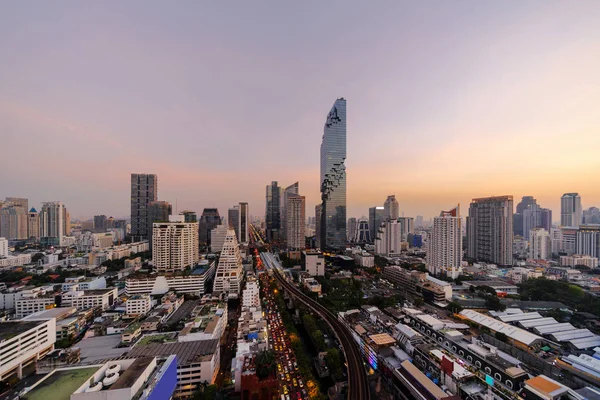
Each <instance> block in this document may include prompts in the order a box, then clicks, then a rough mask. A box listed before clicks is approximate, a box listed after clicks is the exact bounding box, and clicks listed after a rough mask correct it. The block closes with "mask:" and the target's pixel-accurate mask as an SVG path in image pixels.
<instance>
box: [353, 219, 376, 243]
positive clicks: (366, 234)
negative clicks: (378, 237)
mask: <svg viewBox="0 0 600 400" xmlns="http://www.w3.org/2000/svg"><path fill="white" fill-rule="evenodd" d="M354 242H355V243H373V240H371V229H370V228H369V221H367V220H366V219H359V220H358V224H357V227H356V236H355V237H354Z"/></svg>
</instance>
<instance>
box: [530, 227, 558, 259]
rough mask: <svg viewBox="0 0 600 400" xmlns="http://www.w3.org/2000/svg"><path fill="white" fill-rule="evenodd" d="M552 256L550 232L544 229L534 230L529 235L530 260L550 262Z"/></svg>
mask: <svg viewBox="0 0 600 400" xmlns="http://www.w3.org/2000/svg"><path fill="white" fill-rule="evenodd" d="M551 255H552V241H551V240H550V232H548V231H547V230H545V229H544V228H533V229H532V230H531V231H530V233H529V258H530V259H531V260H548V259H550V256H551Z"/></svg>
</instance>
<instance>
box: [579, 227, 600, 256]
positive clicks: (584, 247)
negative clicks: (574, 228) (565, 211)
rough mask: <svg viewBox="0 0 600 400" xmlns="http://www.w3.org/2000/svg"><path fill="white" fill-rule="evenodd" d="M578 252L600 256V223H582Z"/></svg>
mask: <svg viewBox="0 0 600 400" xmlns="http://www.w3.org/2000/svg"><path fill="white" fill-rule="evenodd" d="M577 254H585V255H588V256H591V257H596V258H600V225H581V226H580V227H579V231H578V232H577Z"/></svg>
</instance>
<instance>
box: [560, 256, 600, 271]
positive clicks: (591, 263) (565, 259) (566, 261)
mask: <svg viewBox="0 0 600 400" xmlns="http://www.w3.org/2000/svg"><path fill="white" fill-rule="evenodd" d="M560 265H561V266H563V267H574V266H576V265H584V266H586V267H588V268H597V267H598V258H596V257H590V256H587V255H583V254H574V255H572V256H561V257H560Z"/></svg>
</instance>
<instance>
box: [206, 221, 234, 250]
mask: <svg viewBox="0 0 600 400" xmlns="http://www.w3.org/2000/svg"><path fill="white" fill-rule="evenodd" d="M227 231H229V225H225V224H223V225H217V226H216V227H215V229H213V230H212V231H210V251H211V252H213V253H220V252H221V250H223V245H224V244H225V237H226V236H227Z"/></svg>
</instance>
